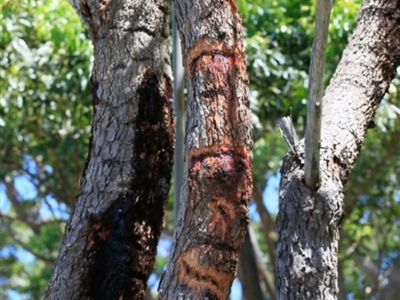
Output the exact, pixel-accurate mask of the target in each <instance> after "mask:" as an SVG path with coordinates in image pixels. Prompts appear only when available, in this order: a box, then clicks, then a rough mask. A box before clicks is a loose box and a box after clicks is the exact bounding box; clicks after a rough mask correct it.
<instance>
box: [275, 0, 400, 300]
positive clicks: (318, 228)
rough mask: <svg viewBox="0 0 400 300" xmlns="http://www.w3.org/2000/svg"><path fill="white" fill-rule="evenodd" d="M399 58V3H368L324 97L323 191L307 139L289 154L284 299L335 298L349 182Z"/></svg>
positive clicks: (280, 268)
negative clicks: (310, 169)
mask: <svg viewBox="0 0 400 300" xmlns="http://www.w3.org/2000/svg"><path fill="white" fill-rule="evenodd" d="M399 60H400V1H399V0H366V1H364V3H363V5H362V8H361V10H360V14H359V17H358V24H357V28H356V29H355V32H354V33H353V35H352V37H351V39H350V42H349V45H348V46H347V48H346V49H345V51H344V53H343V56H342V59H341V62H340V64H339V66H338V68H337V70H336V73H335V75H334V77H333V78H332V80H331V83H330V86H329V87H328V89H327V90H326V94H325V98H324V107H323V114H322V134H321V137H322V140H321V165H320V167H321V186H320V187H319V189H318V190H317V191H311V190H310V189H309V188H308V187H307V186H306V185H305V183H304V165H303V162H304V160H303V159H304V141H301V143H300V144H299V145H298V147H297V149H296V151H295V153H294V152H292V151H291V152H289V153H288V154H287V155H286V156H285V157H284V161H283V165H282V169H281V174H282V177H281V183H280V204H279V215H278V219H277V224H276V227H277V231H278V232H279V242H278V248H277V272H278V298H279V299H337V297H338V287H337V277H338V275H337V251H338V239H339V228H340V223H341V220H342V218H343V195H344V184H345V182H346V180H347V176H348V175H349V172H350V170H351V168H352V167H353V165H354V162H355V159H356V157H357V155H358V153H359V151H360V148H361V145H362V143H363V140H364V136H365V134H366V131H367V129H368V126H369V124H370V122H371V119H372V117H373V115H374V113H375V111H376V108H377V107H378V105H379V102H380V100H381V99H382V97H383V95H384V94H385V92H386V90H387V89H388V87H389V84H390V82H391V80H392V78H393V76H394V75H395V70H396V66H397V65H398V64H399Z"/></svg>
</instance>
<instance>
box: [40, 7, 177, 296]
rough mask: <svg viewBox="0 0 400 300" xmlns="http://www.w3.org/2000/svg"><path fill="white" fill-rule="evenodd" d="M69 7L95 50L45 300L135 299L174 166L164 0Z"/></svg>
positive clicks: (150, 260)
mask: <svg viewBox="0 0 400 300" xmlns="http://www.w3.org/2000/svg"><path fill="white" fill-rule="evenodd" d="M72 5H73V7H74V8H75V10H76V11H77V12H78V14H79V15H80V16H81V17H82V19H83V21H84V22H85V23H86V25H87V28H88V30H89V34H90V37H91V40H92V42H93V46H94V66H93V72H92V77H91V85H92V94H93V106H94V119H93V125H92V136H91V140H90V146H89V154H88V159H87V164H86V166H85V170H84V173H83V176H82V178H81V181H80V190H79V194H78V196H77V198H76V202H77V203H76V208H75V211H74V212H73V214H72V216H71V218H70V220H69V221H68V224H67V226H66V232H65V236H64V240H63V243H62V248H61V250H60V254H59V256H58V259H57V263H56V266H55V269H54V273H53V276H52V278H51V280H50V283H49V285H48V288H47V291H46V299H54V300H56V299H57V300H60V299H65V300H73V299H77V300H78V299H79V300H82V299H93V300H98V299H143V297H144V294H145V290H146V285H147V279H148V277H149V275H150V273H151V272H152V271H153V268H154V260H155V256H156V251H157V243H158V239H159V237H160V233H161V230H162V222H163V215H164V207H165V201H166V199H167V197H168V191H169V186H170V179H171V173H172V163H173V151H174V146H173V141H174V118H173V108H172V79H171V78H172V76H171V67H170V61H169V50H168V27H169V26H168V25H169V1H163V0H157V1H155V0H148V1H138V0H119V1H98V0H89V1H86V0H73V1H72Z"/></svg>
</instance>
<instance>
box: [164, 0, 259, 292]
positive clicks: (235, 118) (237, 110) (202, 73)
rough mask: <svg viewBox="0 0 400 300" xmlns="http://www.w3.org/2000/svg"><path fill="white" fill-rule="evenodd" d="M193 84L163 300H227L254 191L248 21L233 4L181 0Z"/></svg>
mask: <svg viewBox="0 0 400 300" xmlns="http://www.w3.org/2000/svg"><path fill="white" fill-rule="evenodd" d="M175 7H176V19H177V24H178V29H179V31H180V34H181V40H182V48H183V54H184V66H185V69H186V73H187V76H186V78H187V87H188V124H187V131H186V154H185V157H186V166H185V176H184V181H183V187H182V194H181V209H180V214H179V221H178V224H177V230H176V233H175V241H174V244H173V246H172V250H171V257H170V262H169V264H168V267H167V270H166V271H165V273H164V275H163V279H162V280H161V283H160V288H159V297H160V299H226V298H227V297H228V295H229V292H230V288H231V285H232V281H233V279H234V277H235V274H236V268H237V261H238V256H239V250H240V246H241V244H242V242H243V238H244V234H245V231H246V226H247V223H248V208H247V205H248V201H249V198H250V196H251V192H252V176H251V161H252V159H251V147H252V136H251V135H252V132H251V130H252V124H251V113H250V110H249V96H248V79H247V75H246V61H245V56H244V52H243V44H242V40H243V37H242V32H241V19H240V16H239V14H238V11H237V8H236V5H235V4H234V3H233V2H231V1H226V2H224V1H217V2H215V1H194V0H192V1H183V0H182V1H176V2H175Z"/></svg>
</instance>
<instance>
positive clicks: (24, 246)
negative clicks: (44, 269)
mask: <svg viewBox="0 0 400 300" xmlns="http://www.w3.org/2000/svg"><path fill="white" fill-rule="evenodd" d="M2 225H3V228H4V230H5V232H6V233H7V235H8V236H9V237H10V238H11V239H12V240H13V241H14V242H15V243H16V244H17V245H19V246H21V248H22V249H24V250H26V251H28V252H29V253H31V254H32V255H33V256H35V257H36V258H37V259H39V260H41V261H43V262H44V263H46V264H47V265H49V266H52V267H53V266H54V263H55V261H56V260H55V258H49V257H46V256H44V255H42V254H40V253H38V252H36V251H35V250H33V249H32V248H31V247H29V246H28V245H27V244H25V243H24V242H22V241H21V240H19V239H18V238H16V237H15V234H14V233H13V232H12V230H11V228H10V227H9V226H8V225H7V224H4V223H3V224H2Z"/></svg>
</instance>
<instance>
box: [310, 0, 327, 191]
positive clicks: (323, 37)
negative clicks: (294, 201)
mask: <svg viewBox="0 0 400 300" xmlns="http://www.w3.org/2000/svg"><path fill="white" fill-rule="evenodd" d="M332 5H333V2H332V1H331V0H318V1H317V19H316V26H315V36H314V42H313V47H312V57H311V65H310V72H309V83H308V103H307V127H306V140H305V149H306V151H305V161H304V169H305V182H306V184H307V186H308V187H309V188H310V189H312V190H314V189H316V188H317V185H318V183H319V178H320V166H319V156H320V140H321V116H322V94H323V84H324V83H323V79H324V67H325V53H326V45H327V40H328V29H329V19H330V16H331V10H332Z"/></svg>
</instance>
